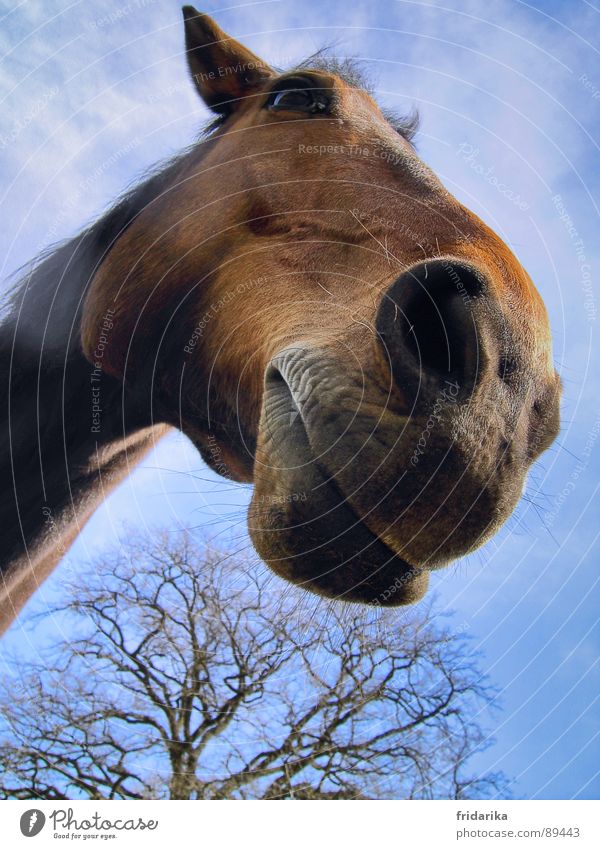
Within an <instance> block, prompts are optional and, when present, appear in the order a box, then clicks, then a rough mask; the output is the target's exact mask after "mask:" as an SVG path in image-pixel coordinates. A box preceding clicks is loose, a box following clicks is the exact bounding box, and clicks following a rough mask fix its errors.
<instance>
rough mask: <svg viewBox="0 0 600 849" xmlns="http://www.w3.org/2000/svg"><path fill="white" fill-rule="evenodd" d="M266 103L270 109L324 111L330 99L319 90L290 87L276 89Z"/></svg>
mask: <svg viewBox="0 0 600 849" xmlns="http://www.w3.org/2000/svg"><path fill="white" fill-rule="evenodd" d="M266 105H267V108H268V109H288V110H290V111H292V112H324V111H325V110H326V109H327V106H328V99H327V98H326V97H325V96H324V94H323V93H322V92H320V91H318V90H311V89H307V88H289V89H283V90H281V91H274V92H273V93H272V94H271V96H270V97H269V99H268V101H267V104H266Z"/></svg>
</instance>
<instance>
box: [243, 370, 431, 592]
mask: <svg viewBox="0 0 600 849" xmlns="http://www.w3.org/2000/svg"><path fill="white" fill-rule="evenodd" d="M265 389H266V395H265V403H264V408H263V421H262V424H263V428H264V430H265V432H266V433H267V434H268V437H267V442H268V449H267V450H266V452H265V459H267V460H268V462H267V463H265V464H264V465H263V467H262V468H261V469H259V470H258V471H257V472H256V488H255V497H254V498H253V502H252V506H251V511H250V518H251V521H250V522H249V529H250V533H251V536H252V538H253V541H254V543H255V546H256V548H257V550H258V551H259V554H261V555H262V556H263V558H264V559H265V560H266V561H267V563H268V564H269V565H270V566H271V568H273V569H274V571H275V572H277V573H278V574H280V575H282V576H283V577H285V578H287V579H288V580H291V581H292V582H293V583H296V584H301V585H305V586H306V587H307V588H310V589H313V590H315V591H317V592H319V593H320V594H322V595H326V596H328V597H333V598H341V599H344V600H346V601H359V602H363V603H364V602H367V603H371V604H380V605H384V606H392V605H398V604H407V603H411V602H413V601H416V600H418V599H419V598H420V597H422V595H423V594H424V592H425V590H426V587H427V581H428V577H427V575H428V573H427V571H425V570H422V569H419V568H417V567H414V566H412V565H411V564H410V563H408V562H407V561H406V560H405V559H403V558H402V557H401V556H399V555H398V554H396V553H395V552H394V551H393V549H391V548H390V547H389V546H388V545H387V544H386V543H385V542H384V541H383V540H382V539H380V538H379V537H378V536H377V535H376V534H375V533H374V532H373V531H372V530H371V529H370V528H369V527H368V525H367V524H366V523H365V522H364V521H363V520H362V519H361V518H360V517H359V516H357V514H356V513H355V511H354V509H353V508H352V506H351V505H350V503H349V502H348V500H347V498H346V496H345V495H344V494H343V493H342V492H341V491H340V489H339V487H338V486H337V484H336V482H335V480H334V479H333V478H332V476H331V475H330V474H329V473H328V472H327V471H326V470H325V469H324V468H323V467H322V465H321V464H320V463H319V462H318V459H316V458H315V456H314V452H313V449H312V447H311V444H310V440H309V438H308V433H307V430H306V427H305V423H304V420H303V417H302V410H301V407H300V405H298V404H297V403H296V401H295V400H294V396H293V393H292V390H291V388H290V386H289V383H288V380H287V379H286V376H284V374H283V370H282V368H280V367H279V364H273V365H272V366H270V367H269V368H268V369H267V374H266V386H265ZM288 417H289V418H288ZM274 463H275V465H274ZM274 468H278V469H279V471H278V474H277V475H274V474H273V469H274ZM282 481H283V482H284V487H283V494H281V495H276V496H275V497H274V496H273V495H272V493H273V492H276V493H277V492H282V486H281V485H282ZM263 488H264V489H266V491H267V493H268V494H267V495H262V496H261V495H260V490H261V489H263ZM301 488H305V489H306V488H307V489H308V490H309V492H310V496H309V497H308V499H306V498H304V499H302V500H301V501H298V500H295V499H294V498H293V497H292V496H294V495H295V494H297V492H299V491H300V489H301ZM263 498H264V499H266V500H267V502H268V503H269V504H270V506H269V507H268V508H267V510H266V511H264V506H263V503H264V502H263ZM303 502H304V503H303ZM301 504H302V506H300V505H301ZM259 505H260V507H259ZM281 505H284V506H283V507H282V506H281ZM263 511H264V512H266V515H267V518H266V521H265V520H264V519H263V517H262V514H263ZM282 519H283V521H282ZM307 542H308V550H307ZM315 543H316V544H315ZM278 546H279V549H278ZM290 552H291V554H290Z"/></svg>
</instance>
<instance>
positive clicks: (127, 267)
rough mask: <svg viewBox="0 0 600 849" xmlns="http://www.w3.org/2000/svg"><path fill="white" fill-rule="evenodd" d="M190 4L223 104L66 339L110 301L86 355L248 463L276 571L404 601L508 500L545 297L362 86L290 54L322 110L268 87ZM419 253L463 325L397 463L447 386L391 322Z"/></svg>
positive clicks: (546, 431)
mask: <svg viewBox="0 0 600 849" xmlns="http://www.w3.org/2000/svg"><path fill="white" fill-rule="evenodd" d="M184 17H185V21H186V47H187V51H188V59H189V65H190V71H191V74H192V78H193V80H194V82H195V84H196V86H197V88H198V91H199V94H200V95H201V97H202V98H203V99H204V100H205V102H206V103H207V104H208V105H209V106H210V107H211V108H212V109H213V110H214V111H215V112H217V113H218V114H219V115H220V126H219V127H218V129H216V130H215V131H214V132H213V134H212V135H211V136H210V137H209V138H208V139H207V140H205V141H203V142H202V143H200V144H199V145H198V146H197V147H195V148H194V149H193V150H192V151H191V152H190V153H189V154H188V155H187V156H185V157H184V158H182V159H181V160H180V161H179V163H178V165H177V167H176V168H175V169H173V171H172V172H169V175H168V179H167V180H166V181H165V182H164V184H163V185H162V186H161V190H160V192H158V193H157V194H155V195H153V196H152V198H151V199H150V201H149V202H148V203H147V204H145V206H144V207H143V208H142V209H141V210H140V211H139V214H137V215H136V217H135V218H134V220H131V221H128V223H127V226H126V228H124V229H123V232H121V233H119V235H118V238H116V239H115V240H114V241H113V243H112V244H111V246H110V249H109V250H108V251H106V254H105V256H104V258H103V261H102V262H101V264H100V266H99V268H98V269H97V271H96V273H95V274H94V276H93V279H92V280H91V285H90V286H89V289H88V293H87V296H86V299H85V302H84V307H83V312H82V315H81V345H82V349H83V353H84V355H85V356H86V357H87V358H88V359H89V360H90V361H92V362H93V360H94V346H95V344H96V339H97V338H98V330H99V326H100V323H101V321H102V317H103V316H104V315H105V314H106V312H107V310H109V309H110V310H114V329H113V330H112V332H111V336H110V343H109V345H108V347H107V350H106V352H105V355H104V360H103V368H104V369H105V370H106V372H107V373H108V374H110V376H111V377H112V378H113V379H116V380H117V381H118V382H119V383H123V384H124V386H125V387H132V388H133V389H134V390H135V391H136V392H137V393H138V394H139V393H140V392H147V393H150V392H152V398H153V405H154V406H153V413H152V415H153V421H156V420H160V421H164V422H166V423H168V424H171V425H174V426H176V427H180V428H182V429H183V431H184V432H185V433H187V434H188V435H189V436H190V437H191V438H192V439H193V441H194V442H195V444H196V445H197V446H198V448H199V449H200V451H201V452H202V454H203V456H204V457H205V458H206V460H207V462H209V463H211V465H213V467H214V468H216V469H217V470H218V471H219V472H221V473H224V474H226V475H228V476H229V477H231V478H232V479H235V480H238V481H248V482H253V483H254V484H255V490H254V497H253V501H252V505H251V509H250V516H249V530H250V534H251V536H252V539H253V541H254V544H255V546H256V547H257V549H258V551H259V553H260V554H261V555H262V556H263V557H264V559H265V560H266V561H267V563H269V564H270V565H271V566H272V567H273V568H274V569H275V570H276V571H277V572H279V573H280V574H282V575H284V576H285V577H287V578H288V579H289V580H292V581H294V582H296V583H301V584H303V585H305V586H307V587H308V588H311V589H313V590H316V591H317V592H320V593H323V594H325V595H330V596H336V597H341V598H345V599H350V600H352V599H354V600H362V601H370V602H373V603H383V604H396V603H406V602H410V601H414V600H415V599H417V598H419V597H420V596H421V595H422V594H423V592H424V591H425V589H426V586H427V571H428V570H429V569H432V568H437V567H438V566H441V565H443V564H445V563H447V562H449V561H450V560H451V559H453V558H455V557H457V556H460V555H461V554H464V553H466V552H468V551H471V550H473V549H474V548H475V547H477V546H478V545H481V543H482V542H484V541H485V540H486V539H487V538H489V536H490V535H491V534H492V533H493V532H494V531H495V530H496V529H497V528H498V527H499V525H500V524H501V523H502V522H503V521H504V520H505V519H506V518H507V516H508V515H509V514H510V512H511V510H512V509H513V507H514V505H515V503H516V501H517V500H518V497H519V495H520V491H521V487H522V483H523V480H524V476H525V474H526V472H527V469H528V467H529V465H530V463H531V462H532V460H533V459H535V457H537V456H538V455H539V453H540V452H541V451H542V450H543V449H544V448H545V447H547V445H548V444H549V442H550V441H551V440H552V438H553V437H554V436H555V434H556V431H557V427H558V396H559V390H560V386H559V381H558V378H557V375H556V373H555V371H554V368H553V365H552V359H551V340H550V331H549V326H548V320H547V316H546V312H545V309H544V306H543V303H542V301H541V298H540V296H539V294H538V293H537V291H536V289H535V287H534V285H533V283H532V281H531V280H530V278H529V276H528V275H527V273H526V272H525V271H524V270H523V268H522V267H521V265H520V264H519V262H518V261H517V259H516V258H515V257H514V256H513V254H512V253H511V251H510V250H509V249H508V247H507V246H506V245H505V244H504V243H503V242H502V241H501V240H500V239H499V238H498V237H497V236H496V235H495V234H494V233H493V232H492V231H491V230H490V229H489V228H488V227H487V226H486V225H485V224H484V223H483V222H482V221H480V219H479V218H478V217H477V216H476V215H474V214H473V213H472V212H470V211H469V210H467V209H466V208H465V207H464V206H462V205H461V204H460V203H459V202H458V201H457V200H456V199H455V198H454V197H452V195H450V194H449V193H448V191H447V190H446V189H445V188H444V187H443V186H442V184H441V183H440V181H439V180H438V178H437V177H436V176H435V175H434V174H433V173H432V172H431V170H430V169H429V168H428V167H427V166H426V165H425V164H424V163H423V162H422V161H421V160H420V159H419V157H418V156H417V154H416V152H415V150H414V149H413V147H412V145H411V144H410V142H409V141H408V140H407V139H406V138H403V137H402V135H399V134H398V132H396V130H395V129H394V127H393V126H391V125H390V123H389V122H388V120H387V119H386V117H385V116H384V115H383V114H382V112H381V111H380V109H379V108H378V106H377V104H376V103H375V102H374V101H373V99H372V98H371V97H370V96H369V94H367V93H366V92H365V91H363V90H361V89H358V88H356V87H354V86H353V85H351V84H350V83H349V82H348V81H346V80H344V79H343V78H342V77H340V76H337V75H336V74H334V73H332V72H330V71H328V70H327V68H323V67H320V68H318V69H315V70H310V69H309V70H307V69H303V70H302V71H301V73H302V75H304V77H305V78H308V79H309V80H310V81H312V82H311V85H313V86H314V88H315V89H318V90H319V91H320V92H324V93H326V99H327V102H328V104H329V105H328V110H327V111H324V112H323V113H316V112H315V113H307V112H303V111H298V110H295V109H288V110H281V109H277V110H275V109H270V108H266V107H267V105H268V103H269V102H271V101H270V100H269V98H270V97H271V95H270V92H271V90H272V88H273V86H274V85H275V84H277V83H278V82H279V80H280V79H284V78H285V76H286V75H283V76H281V75H279V74H277V73H276V72H275V71H273V70H272V69H270V68H269V67H268V66H267V65H266V64H265V63H264V62H263V61H262V60H260V59H259V58H258V57H256V56H255V55H254V54H252V53H251V52H250V51H248V50H247V49H246V48H245V47H243V46H242V45H240V44H239V43H238V42H236V41H235V40H234V39H231V38H229V37H228V36H227V35H226V34H225V33H224V32H223V31H222V30H220V29H219V27H218V26H217V25H216V24H215V23H214V21H212V20H211V19H210V18H208V17H207V16H204V15H199V14H198V13H197V12H196V11H195V10H194V9H192V8H191V7H185V9H184ZM311 147H312V148H313V149H314V148H321V149H322V150H324V152H323V153H322V154H318V153H315V152H311V151H310V149H311ZM422 263H426V264H430V265H427V268H425V266H422V265H421V264H422ZM415 269H417V271H418V274H420V275H421V277H420V278H419V280H420V282H419V286H421V288H423V289H427V286H429V285H430V284H429V283H428V282H427V281H428V273H429V271H428V269H431V273H432V275H434V277H435V279H436V280H437V279H438V278H439V279H440V280H442V282H443V281H446V282H445V283H444V285H446V286H447V287H452V286H454V285H455V283H456V286H459V287H462V286H463V284H462V282H461V280H462V278H464V279H465V280H467V281H469V282H468V285H469V286H470V287H471V290H472V291H471V292H470V294H469V295H468V297H467V298H466V300H465V301H464V303H463V304H462V306H461V304H460V303H458V302H457V304H454V302H452V305H451V312H449V316H450V318H448V322H451V321H453V320H454V319H453V318H452V316H454V315H455V314H456V315H457V318H456V320H457V322H459V325H460V323H461V322H462V323H463V325H462V326H464V328H465V333H468V332H470V330H469V328H472V330H473V333H474V335H473V343H472V344H471V343H469V344H467V343H466V342H465V346H466V350H465V351H463V352H462V353H461V357H462V358H463V359H464V364H463V366H464V371H465V375H464V377H465V386H461V390H460V398H458V399H457V400H456V402H455V399H454V398H452V400H451V403H445V402H444V404H443V405H442V406H443V409H441V408H440V409H439V410H438V414H437V418H436V419H435V422H436V426H435V428H432V429H431V432H430V433H429V435H428V444H427V449H426V450H425V451H423V452H422V454H421V455H419V456H418V462H417V463H412V464H411V458H413V457H414V456H415V454H414V452H415V446H416V445H418V443H419V438H420V435H421V434H422V433H423V431H424V427H426V424H427V421H428V420H429V417H430V415H431V411H432V409H434V408H435V403H436V397H437V393H439V392H440V391H441V387H443V386H444V385H445V384H444V381H442V380H441V378H439V376H437V377H436V376H435V375H434V374H433V372H435V369H429V368H427V369H425V370H424V372H423V375H422V378H423V379H422V380H420V382H419V383H418V387H417V388H415V387H414V386H413V385H412V383H411V378H410V375H409V374H408V371H407V369H408V365H407V363H408V360H409V359H410V357H408V355H407V354H406V351H407V350H408V348H407V344H408V343H407V341H406V339H405V338H404V337H402V339H403V341H399V339H400V336H399V335H398V334H399V333H400V331H399V329H398V328H400V324H399V323H396V324H395V321H396V316H397V315H399V314H400V313H402V309H403V307H402V304H401V303H400V301H401V300H402V297H404V296H403V294H402V292H403V291H408V289H406V288H405V290H402V288H400V289H398V285H400V283H402V284H403V282H404V281H405V280H406V281H408V282H407V284H406V285H407V286H409V285H412V284H410V279H411V278H410V275H411V273H413V271H414V274H417V271H415ZM455 270H457V271H456V273H457V275H458V277H457V278H456V280H457V281H458V282H456V281H455V277H454V276H452V275H453V274H454V271H455ZM448 274H450V275H451V276H449V277H447V279H446V277H444V275H448ZM407 275H408V276H407ZM413 276H414V275H413ZM396 281H399V284H398V285H397V286H396V287H394V284H395V283H396ZM424 281H425V282H424ZM431 285H433V284H431ZM436 285H437V283H436ZM440 285H441V284H440ZM463 288H464V287H463ZM461 291H462V290H461ZM392 292H394V295H393V298H395V299H396V300H394V309H395V314H394V313H392V314H391V313H390V312H389V308H388V307H386V303H387V304H389V302H390V299H391V298H392V295H391V293H392ZM454 294H455V293H453V294H452V297H454ZM444 297H445V296H444ZM398 299H399V300H398ZM467 301H468V303H467ZM465 305H466V306H465ZM386 310H387V312H386ZM460 310H462V311H463V313H464V314H463V315H462V317H460V316H458V313H457V311H460ZM390 315H391V316H392V317H391V318H390ZM398 321H400V319H399V320H398ZM426 324H427V322H426ZM382 328H385V332H384V331H383V330H382ZM419 332H421V333H422V334H423V335H422V342H423V344H424V345H427V344H428V341H427V336H428V332H429V331H428V328H427V326H426V327H425V328H423V327H420V328H419ZM461 334H462V331H460V332H458V331H457V333H456V336H457V339H458V340H459V344H460V339H461V338H462V336H461ZM396 337H397V338H396ZM464 338H467V337H466V336H465V337H464ZM475 348H476V349H477V350H476V351H474V349H475ZM475 355H476V356H477V363H476V369H473V368H472V367H471V366H470V365H468V363H469V362H471V359H472V357H473V356H475ZM507 363H508V364H509V366H506V364H507ZM499 371H500V374H499ZM405 372H406V379H404V375H405ZM467 372H468V375H467ZM462 377H463V375H461V379H462ZM467 377H468V381H470V384H469V390H468V392H467V389H466V388H465V387H466V383H467V382H468V381H467ZM459 382H460V381H459ZM457 385H458V383H457ZM438 406H439V405H438Z"/></svg>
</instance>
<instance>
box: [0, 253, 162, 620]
mask: <svg viewBox="0 0 600 849" xmlns="http://www.w3.org/2000/svg"><path fill="white" fill-rule="evenodd" d="M78 244H80V242H78ZM84 247H85V246H84ZM73 253H74V246H73V243H72V244H70V245H67V246H65V247H64V248H61V249H59V251H57V252H56V253H55V254H54V255H52V256H51V257H50V258H49V259H48V260H46V261H45V262H44V263H43V264H42V266H40V268H39V269H38V270H37V272H35V273H34V275H33V276H32V278H30V280H29V281H28V282H29V283H30V285H29V286H28V287H27V288H24V289H23V290H22V291H21V292H18V293H17V296H16V298H15V299H14V302H13V309H12V312H11V313H10V315H9V316H8V318H7V320H6V321H5V322H4V324H3V325H2V326H0V404H1V407H0V481H2V484H0V485H1V486H2V487H3V491H2V492H0V496H1V497H0V527H2V535H1V537H0V578H1V579H3V583H4V587H3V588H2V586H1V585H0V633H1V632H2V630H3V629H4V628H5V627H7V625H8V624H10V622H11V621H12V619H13V618H14V615H15V613H16V612H17V611H18V609H19V608H20V607H22V605H23V604H24V603H25V601H26V600H27V598H28V597H29V595H31V593H32V592H33V591H34V590H35V588H36V587H37V586H38V585H39V583H40V582H41V581H42V580H44V578H45V577H46V576H47V575H48V574H49V573H50V571H51V570H52V568H53V567H54V565H55V564H56V563H57V562H58V560H60V558H61V556H62V555H63V554H64V553H65V552H66V550H67V548H68V546H69V545H70V543H71V542H72V541H73V540H74V538H75V537H76V535H77V533H78V532H79V530H81V526H82V524H84V523H85V521H86V520H87V518H89V516H90V515H91V513H92V512H93V510H94V509H95V507H96V506H97V505H98V503H99V502H100V501H101V500H102V499H103V498H104V497H105V496H106V494H107V492H108V491H110V489H111V488H112V487H114V486H115V485H116V484H117V483H118V482H119V481H120V480H121V479H122V478H123V477H124V476H125V475H126V474H127V473H128V471H129V470H130V468H131V464H132V463H133V464H135V463H136V462H137V461H138V460H139V459H140V458H141V456H143V454H144V453H145V452H146V451H147V450H148V449H149V447H151V444H152V442H153V438H154V436H155V433H154V432H153V429H152V428H151V427H150V424H151V422H150V416H149V413H148V411H147V410H144V408H143V405H142V404H141V403H140V401H139V395H138V396H135V394H134V393H131V392H126V391H125V390H124V386H123V384H121V383H120V382H119V381H117V380H116V379H114V378H112V377H110V376H109V375H107V374H105V373H104V372H103V371H102V365H101V361H100V362H98V363H96V365H92V364H91V363H89V362H88V361H87V360H86V359H85V358H84V356H83V354H82V353H81V349H80V345H79V328H78V323H79V304H80V302H81V300H82V294H83V290H84V288H85V281H86V280H87V277H88V274H87V273H86V272H85V270H84V265H85V263H83V262H77V263H73V264H71V259H72V257H73ZM70 266H71V267H72V269H73V270H72V271H71V273H69V267H70ZM40 269H41V271H40ZM36 275H37V276H36Z"/></svg>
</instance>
